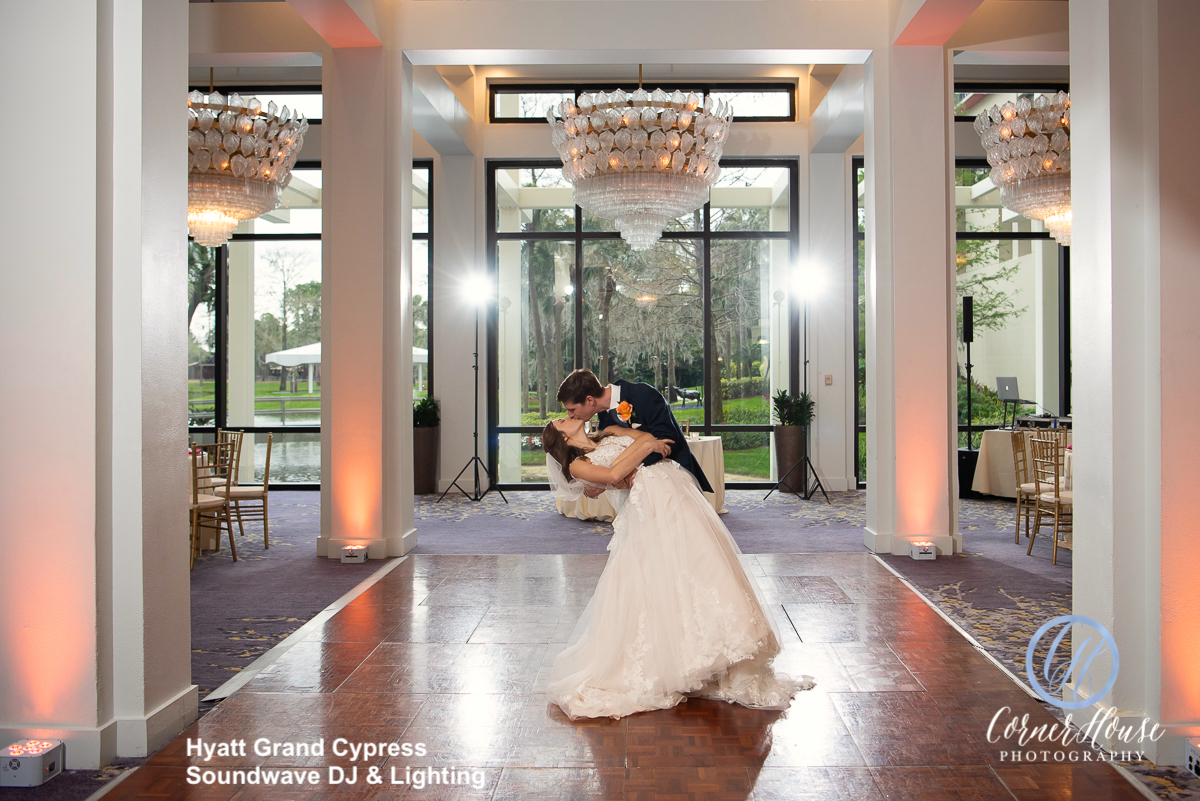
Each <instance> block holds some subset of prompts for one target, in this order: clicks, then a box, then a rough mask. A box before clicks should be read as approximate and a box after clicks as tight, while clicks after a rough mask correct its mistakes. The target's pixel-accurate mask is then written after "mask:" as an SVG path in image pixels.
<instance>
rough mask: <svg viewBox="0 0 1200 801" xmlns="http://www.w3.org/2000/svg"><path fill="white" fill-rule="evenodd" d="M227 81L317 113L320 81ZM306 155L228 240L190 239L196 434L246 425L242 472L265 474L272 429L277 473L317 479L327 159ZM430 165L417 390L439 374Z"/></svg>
mask: <svg viewBox="0 0 1200 801" xmlns="http://www.w3.org/2000/svg"><path fill="white" fill-rule="evenodd" d="M228 90H229V91H239V92H240V93H241V94H243V96H256V97H258V98H259V99H260V100H261V101H262V102H263V103H264V104H265V103H267V102H268V100H274V101H275V102H276V103H277V104H278V105H280V106H281V107H282V106H283V105H285V104H287V105H289V106H291V107H295V108H299V110H301V111H303V112H304V113H305V114H306V115H307V116H308V117H309V118H310V123H311V124H313V125H319V124H320V118H321V95H320V93H319V89H316V88H307V89H305V88H303V87H298V88H288V89H286V90H284V89H271V90H269V91H267V90H256V89H255V88H253V87H249V88H247V87H228ZM223 91H224V88H223ZM285 91H286V94H285ZM305 155H307V154H306V153H305V152H304V151H303V150H302V151H301V153H300V160H299V161H298V162H297V163H296V167H295V168H294V169H293V170H292V176H291V180H290V181H289V183H288V185H287V187H286V189H285V190H284V192H283V197H282V204H281V206H280V208H278V209H275V210H274V211H271V212H268V213H266V214H264V215H262V216H261V217H259V218H257V219H254V220H248V221H246V222H243V223H242V224H240V225H239V226H238V228H237V229H236V230H235V231H234V234H233V236H232V238H231V239H230V241H229V243H228V244H227V245H225V246H223V247H220V248H205V247H201V246H199V245H197V244H196V243H194V242H189V243H188V276H189V298H188V312H189V324H188V333H189V358H188V363H189V364H188V426H189V433H190V435H191V437H192V438H193V439H196V440H198V441H203V440H206V439H210V438H211V437H212V436H213V435H214V433H215V431H216V429H218V428H230V429H240V430H244V431H245V432H246V437H245V440H244V444H243V450H242V454H241V470H240V476H239V477H240V479H241V481H242V482H243V483H251V482H254V481H261V480H262V473H263V469H264V467H265V464H266V453H267V435H268V434H270V435H271V438H272V446H271V483H272V484H291V485H293V486H296V487H317V486H319V483H320V475H321V443H320V439H321V436H320V435H321V428H320V421H321V395H322V393H321V384H322V381H321V378H322V377H321V225H322V211H321V200H322V183H323V182H322V173H321V163H320V161H318V160H314V159H305V158H304V157H305ZM431 170H432V165H431V164H430V163H428V162H424V163H415V164H414V171H413V231H414V233H413V294H414V297H413V309H414V314H413V325H414V331H413V335H414V349H413V392H414V397H415V396H417V395H419V394H421V393H424V392H427V391H428V388H429V382H430V380H431V375H430V374H429V372H428V365H427V364H426V363H425V362H427V361H428V359H427V353H428V351H429V348H430V345H431V343H430V342H429V332H428V324H429V319H430V317H429V316H430V314H431V311H430V309H429V307H428V285H429V263H430V261H429V256H428V252H429V237H430V231H431V230H432V223H431V220H430V214H429V209H430V204H429V202H428V199H429V185H430V180H429V178H430V172H431ZM251 466H252V467H251Z"/></svg>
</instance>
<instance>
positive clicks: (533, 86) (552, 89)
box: [488, 81, 796, 125]
mask: <svg viewBox="0 0 1200 801" xmlns="http://www.w3.org/2000/svg"><path fill="white" fill-rule="evenodd" d="M643 83H645V82H643ZM620 84H621V82H620V81H604V82H596V81H575V82H562V83H502V82H494V83H493V82H489V83H488V122H489V123H492V124H496V125H508V124H510V123H515V124H518V125H527V124H530V123H532V124H542V125H545V124H547V123H546V118H545V117H499V116H497V114H496V95H497V94H518V93H521V92H529V93H536V92H547V93H556V94H562V93H565V92H574V93H575V96H576V97H578V96H579V93H580V92H600V91H609V90H611V89H613V88H618V87H619V86H620ZM643 88H647V90H648V91H653V90H654V89H662V90H663V91H664V92H674V91H675V90H676V89H678V90H680V91H688V92H703V93H704V94H709V93H711V92H779V93H781V94H782V93H784V92H786V93H787V96H788V115H787V116H786V117H758V116H755V117H748V116H738V114H737V109H736V108H735V109H734V119H735V120H739V121H741V122H796V82H795V81H752V82H745V83H738V82H730V83H727V82H715V81H658V82H655V83H654V84H653V88H652V89H651V88H650V87H649V85H648V84H647V85H645V86H644V87H643Z"/></svg>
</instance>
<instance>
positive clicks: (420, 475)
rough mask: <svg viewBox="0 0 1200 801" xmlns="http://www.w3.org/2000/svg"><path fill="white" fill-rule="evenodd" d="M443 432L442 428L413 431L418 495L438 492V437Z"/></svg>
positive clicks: (414, 479) (415, 488) (415, 490)
mask: <svg viewBox="0 0 1200 801" xmlns="http://www.w3.org/2000/svg"><path fill="white" fill-rule="evenodd" d="M441 430H442V428H441V426H432V427H430V428H414V429H413V492H415V493H416V494H417V495H429V494H431V493H434V492H437V491H438V489H437V484H438V435H439V433H440V432H441Z"/></svg>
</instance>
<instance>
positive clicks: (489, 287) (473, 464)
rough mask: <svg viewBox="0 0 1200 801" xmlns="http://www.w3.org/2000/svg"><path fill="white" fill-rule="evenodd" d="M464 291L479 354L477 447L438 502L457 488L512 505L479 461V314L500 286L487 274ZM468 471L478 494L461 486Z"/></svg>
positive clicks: (467, 284) (472, 495) (465, 284)
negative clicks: (482, 478) (472, 313)
mask: <svg viewBox="0 0 1200 801" xmlns="http://www.w3.org/2000/svg"><path fill="white" fill-rule="evenodd" d="M461 291H462V297H463V299H464V300H466V301H467V302H468V303H469V304H470V305H471V306H473V307H474V310H475V352H474V353H473V354H472V356H473V358H474V364H473V369H474V371H475V394H474V398H475V412H474V414H473V415H472V416H471V421H472V423H473V424H474V425H473V428H472V431H473V434H472V436H473V442H474V446H473V448H472V455H471V458H470V459H468V460H467V463H466V464H465V465H463V469H462V470H459V471H458V475H457V476H455V477H454V480H453V481H451V482H450V486H449V487H446V489H445V491H443V492H442V494H441V495H439V496H438V499H437V503H441V502H442V499H443V498H445V497H446V493H447V492H449V491H450V490H452V489H454V488H456V487H457V488H458V490H459V491H460V492H461V493H462V494H463V495H465V496H466V497H467V499H468V500H471V501H481V500H483V498H484V496H486V495H487V494H488V493H489V492H491V491H492V490H493V489H494V490H496V493H497V494H498V495H499V496H500V497H501V498H502V499H503V500H504V502H505V503H508V498H505V497H504V493H503V492H502V491H501V490H500V489H498V488H497V487H496V486H495V484H494V482H493V481H492V473H491V471H490V470H488V467H487V465H486V464H484V462H483V460H482V459H480V458H479V313H480V312H481V311H482V310H483V309H485V308H487V306H488V305H489V304H491V303H495V302H496V285H495V283H494V282H493V281H492V280H491V279H490V278H488V276H486V275H475V276H469V277H468V278H467V279H466V280H465V281H464V282H463V284H462V287H461ZM468 470H471V471H472V475H473V477H474V479H475V484H474V490H475V491H474V492H467V490H465V489H463V487H462V486H460V485H459V483H458V480H459V479H460V478H462V476H463V473H465V472H467V471H468ZM480 472H482V473H483V475H484V476H485V477H486V478H487V487H486V489H485V488H484V486H483V482H481V481H480V479H479V474H480Z"/></svg>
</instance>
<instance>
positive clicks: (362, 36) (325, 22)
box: [287, 0, 383, 47]
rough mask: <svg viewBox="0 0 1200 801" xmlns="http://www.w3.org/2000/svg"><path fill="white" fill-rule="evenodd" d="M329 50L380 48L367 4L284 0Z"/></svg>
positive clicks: (363, 1)
mask: <svg viewBox="0 0 1200 801" xmlns="http://www.w3.org/2000/svg"><path fill="white" fill-rule="evenodd" d="M287 4H288V5H289V6H291V7H292V8H294V9H295V10H296V13H297V14H299V15H300V16H301V17H303V18H304V21H305V22H307V23H308V24H309V25H311V26H312V29H313V30H314V31H316V32H317V33H318V34H320V36H321V38H322V39H324V40H325V42H326V43H327V44H328V45H329V46H330V47H380V46H382V44H383V43H382V42H380V40H379V29H378V27H377V26H376V24H375V12H374V10H373V9H372V8H371V3H370V0H287Z"/></svg>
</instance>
